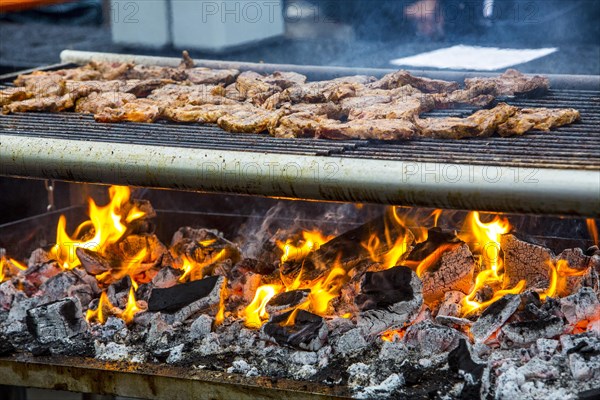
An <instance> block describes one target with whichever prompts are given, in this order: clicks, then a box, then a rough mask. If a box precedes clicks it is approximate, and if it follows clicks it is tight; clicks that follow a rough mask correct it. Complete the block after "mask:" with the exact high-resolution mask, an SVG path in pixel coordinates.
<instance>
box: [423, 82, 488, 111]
mask: <svg viewBox="0 0 600 400" xmlns="http://www.w3.org/2000/svg"><path fill="white" fill-rule="evenodd" d="M495 94H496V84H495V83H494V82H492V81H480V82H474V83H473V84H472V85H470V86H469V87H468V88H467V89H459V90H455V91H453V92H448V93H434V94H431V95H430V96H431V97H432V99H433V101H434V102H435V107H436V108H451V107H454V106H456V105H461V104H469V105H474V106H479V107H487V106H488V105H490V104H491V103H492V102H493V101H494V100H495Z"/></svg>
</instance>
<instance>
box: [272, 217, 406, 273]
mask: <svg viewBox="0 0 600 400" xmlns="http://www.w3.org/2000/svg"><path fill="white" fill-rule="evenodd" d="M386 231H387V232H388V238H389V243H388V242H386V241H382V242H381V245H380V246H379V247H378V248H377V250H376V251H375V254H374V255H375V256H379V255H381V254H384V253H385V252H387V251H389V250H390V248H391V245H393V244H394V243H396V241H397V240H398V239H400V238H406V240H405V243H404V245H405V246H407V248H408V246H409V245H410V244H411V243H412V242H413V241H414V236H413V234H412V233H411V232H410V230H408V229H407V228H405V227H403V226H401V225H399V224H398V223H397V222H395V221H392V220H391V218H390V217H389V216H388V215H382V216H381V217H378V218H375V219H373V220H371V221H369V222H367V223H365V224H363V225H361V226H359V227H357V228H354V229H352V230H350V231H347V232H345V233H342V234H341V235H339V236H337V237H335V238H333V239H331V240H330V241H328V242H327V243H325V244H323V245H321V246H320V247H319V248H318V249H316V250H315V251H313V252H312V253H311V254H310V255H309V256H308V257H307V259H306V260H304V261H303V262H296V263H293V264H292V265H288V266H285V267H284V270H285V271H293V270H295V269H300V267H301V266H302V267H303V268H304V273H305V275H306V276H307V278H308V279H314V278H316V277H317V276H319V274H321V273H323V272H324V271H326V270H327V269H328V268H329V267H330V266H331V262H332V261H333V260H337V259H338V257H340V258H339V263H340V265H341V266H342V267H343V268H344V269H345V270H346V271H349V270H351V269H352V268H354V267H355V266H356V265H357V264H358V263H359V262H361V261H363V260H366V259H369V258H370V256H371V253H370V252H369V250H368V249H366V248H365V247H364V246H361V243H367V242H368V241H369V238H371V237H372V236H373V235H375V236H377V237H380V238H383V237H386V236H385V235H386Z"/></svg>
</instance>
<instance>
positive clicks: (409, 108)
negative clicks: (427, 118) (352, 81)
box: [348, 96, 433, 120]
mask: <svg viewBox="0 0 600 400" xmlns="http://www.w3.org/2000/svg"><path fill="white" fill-rule="evenodd" d="M357 99H358V98H357ZM432 108H433V101H431V100H430V99H428V98H426V97H421V96H418V97H417V96H416V97H409V98H405V99H402V98H400V99H395V100H393V101H391V102H389V103H378V104H371V105H365V106H364V107H353V108H351V109H350V110H349V114H348V119H349V120H356V119H409V120H410V119H412V118H414V117H415V116H417V115H419V114H420V113H422V112H426V111H429V110H431V109H432Z"/></svg>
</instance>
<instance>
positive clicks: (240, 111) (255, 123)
mask: <svg viewBox="0 0 600 400" xmlns="http://www.w3.org/2000/svg"><path fill="white" fill-rule="evenodd" d="M280 115H281V112H280V111H268V110H265V109H263V108H259V107H253V106H250V105H244V106H233V107H231V106H229V107H228V110H227V112H226V113H225V115H223V116H222V117H221V118H219V119H218V120H217V125H219V126H220V127H221V128H223V129H224V130H226V131H228V132H239V133H260V132H264V131H266V130H267V127H268V126H269V125H270V124H273V121H276V120H278V119H279V116H280Z"/></svg>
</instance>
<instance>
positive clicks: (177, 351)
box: [167, 343, 185, 364]
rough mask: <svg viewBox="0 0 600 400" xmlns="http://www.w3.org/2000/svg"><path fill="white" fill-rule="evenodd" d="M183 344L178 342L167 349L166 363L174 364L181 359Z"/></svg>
mask: <svg viewBox="0 0 600 400" xmlns="http://www.w3.org/2000/svg"><path fill="white" fill-rule="evenodd" d="M184 346H185V345H184V344H183V343H182V344H179V345H177V346H175V347H173V348H172V349H171V350H170V351H169V357H167V364H176V363H178V362H179V361H181V360H182V358H183V348H184Z"/></svg>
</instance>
